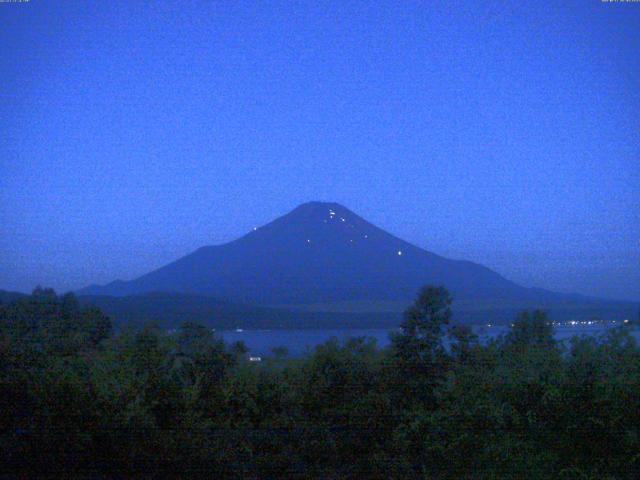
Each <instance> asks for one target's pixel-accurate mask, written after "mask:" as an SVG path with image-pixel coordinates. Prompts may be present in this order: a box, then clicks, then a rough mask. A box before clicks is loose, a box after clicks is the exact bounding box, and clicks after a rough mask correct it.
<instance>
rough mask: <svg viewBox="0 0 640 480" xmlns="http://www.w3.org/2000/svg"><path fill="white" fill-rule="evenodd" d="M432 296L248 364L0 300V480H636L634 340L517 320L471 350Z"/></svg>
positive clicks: (638, 401)
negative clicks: (372, 324) (345, 332)
mask: <svg viewBox="0 0 640 480" xmlns="http://www.w3.org/2000/svg"><path fill="white" fill-rule="evenodd" d="M451 303H452V301H451V298H450V296H449V293H448V292H447V290H446V289H445V288H443V287H433V286H427V287H425V288H424V289H422V290H421V292H420V293H419V295H418V297H417V298H416V301H415V303H414V304H413V305H412V306H410V307H409V308H408V309H407V311H406V313H405V317H404V320H403V323H402V325H401V329H400V332H399V333H396V334H395V335H394V336H393V337H392V341H391V343H390V345H389V346H388V347H386V348H378V347H377V346H376V344H375V342H374V341H373V340H372V339H367V338H357V339H351V340H349V341H346V342H339V341H338V340H337V339H331V340H329V341H327V342H326V343H324V344H321V345H319V346H317V347H316V348H315V350H314V351H313V352H312V353H310V354H309V355H307V356H304V357H301V358H290V357H289V356H288V354H287V351H286V349H277V351H276V352H274V355H272V356H271V357H269V358H266V359H265V361H263V362H261V363H253V362H249V361H248V355H249V354H250V352H247V349H246V347H245V346H244V345H242V344H235V345H228V344H225V342H224V341H223V340H222V339H221V338H219V337H217V336H215V335H214V334H213V333H212V332H211V330H210V329H209V328H206V327H204V326H201V325H198V324H197V323H194V322H188V323H185V324H183V325H182V326H181V327H180V328H179V329H178V330H177V331H176V332H174V333H168V332H167V331H166V330H164V329H160V328H159V327H158V326H157V325H154V324H153V323H148V324H146V325H144V327H140V328H136V329H133V328H132V329H126V328H125V329H123V330H122V331H119V332H117V333H116V332H114V330H113V328H112V324H111V321H110V319H109V317H108V316H106V315H104V314H103V313H102V312H101V311H100V310H98V309H95V308H94V309H83V308H81V307H80V306H79V305H78V302H77V300H76V298H75V297H74V296H73V295H72V294H66V295H62V296H58V295H56V293H55V292H54V291H52V290H50V289H41V288H39V289H37V290H35V291H34V292H33V294H32V295H31V296H29V297H26V298H23V299H19V300H17V301H13V302H11V303H7V304H4V305H0V456H1V457H2V459H1V461H0V469H1V471H0V474H4V475H12V476H13V475H16V476H17V475H38V476H41V477H45V476H51V477H60V476H74V477H91V478H96V477H105V476H108V477H110V476H114V475H117V476H135V475H145V476H154V475H155V476H167V475H175V474H179V475H181V476H185V477H189V476H194V477H200V476H203V475H207V476H211V477H213V478H266V479H268V478H283V477H285V478H438V479H440V478H443V479H447V478H451V479H454V478H504V477H505V476H508V477H510V478H566V479H602V478H616V479H618V478H619V479H636V478H640V453H639V452H640V381H639V379H640V348H639V347H638V345H637V343H636V341H635V340H634V338H633V336H632V335H630V333H629V330H630V329H631V328H635V327H633V326H629V325H627V326H622V327H618V328H612V329H610V330H608V331H607V333H606V334H605V335H604V336H602V337H599V338H594V337H581V338H574V339H573V340H572V341H571V342H570V343H567V344H563V343H559V342H557V341H556V340H554V337H553V326H552V325H551V322H550V320H549V319H548V318H547V316H546V315H545V313H544V312H541V311H534V312H523V313H522V314H521V315H520V316H519V317H518V318H517V319H514V321H513V325H512V327H511V329H510V331H509V332H508V333H507V334H506V335H504V336H502V337H500V338H497V339H494V340H492V341H489V342H488V343H486V344H481V343H480V342H479V341H478V339H477V337H476V336H474V334H473V332H472V331H471V330H470V329H469V328H467V327H464V326H461V325H458V324H456V323H455V322H454V320H455V319H453V318H452V314H451V309H450V306H451Z"/></svg>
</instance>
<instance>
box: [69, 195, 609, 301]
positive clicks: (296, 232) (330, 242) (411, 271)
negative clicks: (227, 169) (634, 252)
mask: <svg viewBox="0 0 640 480" xmlns="http://www.w3.org/2000/svg"><path fill="white" fill-rule="evenodd" d="M428 283H432V284H439V285H445V286H446V287H447V288H448V289H449V290H450V291H451V293H452V296H453V297H454V299H455V300H458V301H462V302H467V303H473V302H474V301H476V302H484V303H489V304H495V305H497V306H498V305H500V304H501V303H505V304H506V303H508V304H514V305H517V304H522V305H523V306H528V305H534V304H553V303H554V302H559V303H566V302H568V301H573V302H578V303H579V302H593V301H600V300H599V299H593V298H591V297H584V296H580V295H578V294H561V293H556V292H552V291H550V290H546V289H541V288H527V287H523V286H520V285H518V284H516V283H515V282H512V281H510V280H508V279H506V278H505V277H503V276H502V275H500V274H498V273H497V272H495V271H493V270H491V269H489V268H487V267H485V266H483V265H481V264H478V263H475V262H471V261H468V260H452V259H448V258H445V257H442V256H440V255H437V254H435V253H433V252H430V251H428V250H425V249H422V248H420V247H418V246H415V245H413V244H411V243H409V242H407V241H405V240H403V239H401V238H398V237H396V236H394V235H393V234H391V233H388V232H386V231H385V230H383V229H381V228H379V227H377V226H375V225H373V224H371V223H370V222H368V221H367V220H365V219H364V218H362V217H360V216H359V215H357V214H356V213H354V212H353V211H351V210H350V209H348V208H346V207H344V206H342V205H340V204H338V203H335V202H318V201H313V202H307V203H304V204H302V205H299V206H298V207H296V208H294V209H293V210H291V211H290V212H288V213H286V214H285V215H282V216H280V217H278V218H276V219H274V220H272V221H271V222H268V223H267V224H265V225H263V226H261V227H257V228H254V229H253V230H252V231H250V232H248V233H247V234H245V235H242V236H241V237H239V238H237V239H235V240H233V241H231V242H228V243H225V244H221V245H210V246H203V247H200V248H198V249H197V250H195V251H194V252H192V253H190V254H188V255H186V256H183V257H181V258H179V259H177V260H176V261H174V262H171V263H169V264H167V265H165V266H163V267H160V268H158V269H156V270H153V271H151V272H149V273H147V274H145V275H142V276H140V277H138V278H136V279H133V280H131V281H122V280H117V281H115V282H111V283H110V284H107V285H103V286H91V287H87V288H85V289H82V290H80V291H78V293H79V294H80V295H109V296H125V295H139V294H144V293H148V292H153V291H164V292H175V293H182V294H195V295H204V296H210V297H215V298H219V299H224V300H225V301H231V302H239V303H244V304H256V305H278V306H286V305H301V304H302V305H304V304H324V303H329V304H335V303H337V302H348V301H360V302H380V301H397V302H405V304H406V302H407V301H410V300H411V299H412V298H413V297H414V296H415V293H416V291H417V290H418V288H419V287H420V286H422V285H424V284H428Z"/></svg>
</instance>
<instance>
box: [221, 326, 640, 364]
mask: <svg viewBox="0 0 640 480" xmlns="http://www.w3.org/2000/svg"><path fill="white" fill-rule="evenodd" d="M617 325H620V323H618V324H617ZM615 326H616V324H611V323H606V324H595V325H558V326H555V327H554V328H555V338H556V339H557V340H561V341H567V340H569V339H570V338H571V337H573V336H576V335H577V336H581V335H591V336H598V335H601V334H603V333H605V332H606V331H607V330H608V329H609V328H612V327H615ZM473 329H474V332H475V333H476V334H477V335H478V337H479V340H480V342H486V341H488V340H489V339H491V338H495V337H497V336H499V335H501V334H503V333H506V332H507V331H508V329H509V327H507V326H499V325H495V326H491V327H487V326H481V327H477V326H474V327H473ZM393 331H394V330H393V329H321V330H243V331H241V332H238V331H235V330H225V331H220V332H217V333H218V334H220V335H221V336H222V337H223V338H224V340H225V341H226V342H229V343H232V342H236V341H239V340H241V341H243V342H244V343H245V344H246V345H247V347H248V348H249V352H250V353H251V354H253V355H257V356H267V355H270V354H271V350H272V349H273V348H275V347H280V346H284V347H287V349H288V350H289V355H291V356H300V355H303V354H304V353H306V352H308V351H312V350H313V348H314V347H315V346H316V345H319V344H321V343H324V342H325V341H327V340H328V339H329V338H331V337H336V338H338V339H340V340H341V341H345V340H347V339H349V338H354V337H370V338H374V339H375V340H376V342H377V344H378V346H380V347H384V346H386V345H388V344H389V334H390V333H391V332H393ZM632 334H633V336H634V337H635V338H636V340H638V341H640V330H639V329H638V328H637V327H635V328H634V330H633V331H632Z"/></svg>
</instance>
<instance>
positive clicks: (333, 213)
mask: <svg viewBox="0 0 640 480" xmlns="http://www.w3.org/2000/svg"><path fill="white" fill-rule="evenodd" d="M337 218H339V219H340V222H341V223H346V224H347V225H348V226H349V227H350V228H353V229H355V228H356V227H355V226H354V225H352V224H351V223H348V222H347V218H346V217H338V216H337V215H336V211H335V210H333V209H332V208H330V209H329V218H328V219H327V218H324V219H323V220H322V222H323V223H329V222H330V221H331V220H335V219H337ZM254 230H255V228H254ZM362 238H363V239H368V238H369V235H367V234H363V235H362ZM305 243H307V244H311V243H313V242H312V240H311V239H310V238H307V239H305ZM355 243H356V241H355V239H353V238H350V239H349V244H351V245H354V244H355ZM395 253H396V255H397V256H398V257H401V256H403V255H404V252H403V251H402V250H396V252H395Z"/></svg>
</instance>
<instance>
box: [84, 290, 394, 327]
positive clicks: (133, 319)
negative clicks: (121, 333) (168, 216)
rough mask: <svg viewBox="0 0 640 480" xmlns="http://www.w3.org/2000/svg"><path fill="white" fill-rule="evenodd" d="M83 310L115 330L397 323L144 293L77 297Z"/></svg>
mask: <svg viewBox="0 0 640 480" xmlns="http://www.w3.org/2000/svg"><path fill="white" fill-rule="evenodd" d="M78 300H79V302H80V304H81V305H82V306H84V307H89V306H91V307H98V308H100V309H101V310H102V311H103V312H105V313H107V314H108V315H109V316H110V317H111V318H112V319H113V321H114V324H115V326H116V327H121V326H123V325H127V326H135V325H142V324H144V323H145V322H147V321H154V322H156V323H158V324H159V325H160V326H162V327H166V328H173V327H177V326H179V325H181V324H182V323H184V322H187V321H192V322H197V323H200V324H203V325H206V326H209V327H213V328H216V329H219V330H221V329H235V328H237V327H242V328H253V329H259V328H269V329H276V328H285V329H287V328H340V327H344V326H345V325H348V326H349V327H350V328H374V327H379V328H387V327H391V326H396V325H398V324H399V323H400V320H401V316H400V314H398V313H392V312H376V313H346V312H338V313H336V312H297V311H291V310H286V309H280V308H267V307H259V306H253V305H243V304H237V303H230V302H225V301H221V300H218V299H215V298H211V297H204V296H199V295H191V294H184V293H161V292H155V293H145V294H142V295H128V296H125V297H110V296H87V295H83V296H80V297H78Z"/></svg>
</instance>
